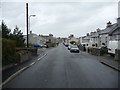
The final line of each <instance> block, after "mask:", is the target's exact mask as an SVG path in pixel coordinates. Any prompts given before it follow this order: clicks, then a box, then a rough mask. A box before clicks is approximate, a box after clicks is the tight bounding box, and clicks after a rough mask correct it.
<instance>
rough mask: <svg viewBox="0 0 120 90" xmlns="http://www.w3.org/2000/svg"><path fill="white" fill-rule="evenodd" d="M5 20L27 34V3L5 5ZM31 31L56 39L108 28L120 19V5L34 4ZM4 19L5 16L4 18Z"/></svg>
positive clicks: (80, 3) (3, 5)
mask: <svg viewBox="0 0 120 90" xmlns="http://www.w3.org/2000/svg"><path fill="white" fill-rule="evenodd" d="M1 7H2V19H3V20H4V22H5V23H6V24H7V26H8V27H9V28H10V29H12V30H13V29H14V27H15V26H16V25H17V26H18V27H19V28H20V29H21V30H22V32H23V33H24V34H26V22H25V20H26V18H25V17H26V12H25V9H26V8H25V3H23V2H9V3H8V2H4V3H3V2H2V4H1ZM32 14H35V15H36V17H31V18H30V20H31V23H30V29H31V30H32V32H33V33H36V34H43V35H47V34H50V33H52V34H53V35H54V36H56V37H68V36H69V35H70V34H74V35H75V36H76V37H80V36H84V35H86V33H90V32H91V31H95V30H96V29H97V28H100V29H104V28H105V27H106V23H107V22H108V21H111V22H112V23H116V19H117V17H118V3H117V2H74V3H73V2H66V3H65V2H61V3H58V2H57V3H53V2H47V3H42V2H31V3H29V15H32ZM0 18H1V17H0Z"/></svg>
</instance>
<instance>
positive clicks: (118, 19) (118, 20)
mask: <svg viewBox="0 0 120 90" xmlns="http://www.w3.org/2000/svg"><path fill="white" fill-rule="evenodd" d="M117 24H118V27H120V17H119V18H117Z"/></svg>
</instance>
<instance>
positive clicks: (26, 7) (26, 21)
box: [26, 3, 29, 48]
mask: <svg viewBox="0 0 120 90" xmlns="http://www.w3.org/2000/svg"><path fill="white" fill-rule="evenodd" d="M26 30H27V48H28V47H29V42H28V41H29V40H28V39H29V38H28V3H26Z"/></svg>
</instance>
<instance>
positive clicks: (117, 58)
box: [115, 49, 120, 60]
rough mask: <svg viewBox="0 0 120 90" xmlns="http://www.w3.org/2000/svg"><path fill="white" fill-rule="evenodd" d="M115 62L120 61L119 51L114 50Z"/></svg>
mask: <svg viewBox="0 0 120 90" xmlns="http://www.w3.org/2000/svg"><path fill="white" fill-rule="evenodd" d="M115 60H120V49H119V50H118V49H116V50H115Z"/></svg>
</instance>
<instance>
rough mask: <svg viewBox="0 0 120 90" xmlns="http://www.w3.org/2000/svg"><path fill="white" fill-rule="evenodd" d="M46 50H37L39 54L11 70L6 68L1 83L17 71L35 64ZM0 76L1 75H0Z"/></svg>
mask: <svg viewBox="0 0 120 90" xmlns="http://www.w3.org/2000/svg"><path fill="white" fill-rule="evenodd" d="M46 50H47V49H39V51H38V52H39V53H38V56H33V57H32V58H31V59H30V60H27V61H25V62H23V63H20V64H18V65H14V66H13V67H11V68H8V69H6V70H4V71H2V82H4V81H5V80H7V79H8V78H9V77H10V76H11V75H13V74H14V73H16V72H17V71H19V70H20V69H22V68H24V67H26V66H28V65H29V64H31V63H33V62H35V61H36V60H37V59H38V58H40V57H42V56H43V55H44V54H45V51H46ZM0 76H1V73H0Z"/></svg>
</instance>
